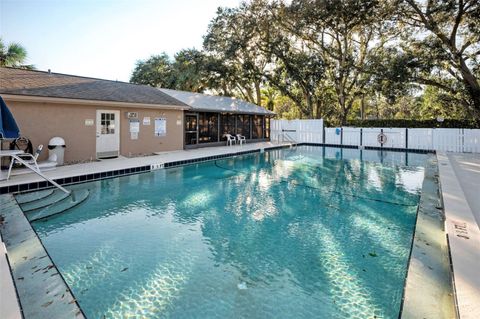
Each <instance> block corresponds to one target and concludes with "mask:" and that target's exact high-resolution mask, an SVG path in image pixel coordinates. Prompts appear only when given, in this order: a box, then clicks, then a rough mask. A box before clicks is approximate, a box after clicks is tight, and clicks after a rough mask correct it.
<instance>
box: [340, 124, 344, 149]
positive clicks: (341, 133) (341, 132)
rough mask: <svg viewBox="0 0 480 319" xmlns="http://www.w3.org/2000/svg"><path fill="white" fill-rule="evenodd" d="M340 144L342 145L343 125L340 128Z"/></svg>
mask: <svg viewBox="0 0 480 319" xmlns="http://www.w3.org/2000/svg"><path fill="white" fill-rule="evenodd" d="M340 145H343V127H341V128H340Z"/></svg>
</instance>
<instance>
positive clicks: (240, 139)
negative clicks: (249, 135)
mask: <svg viewBox="0 0 480 319" xmlns="http://www.w3.org/2000/svg"><path fill="white" fill-rule="evenodd" d="M237 141H238V142H239V143H240V146H242V145H243V143H247V139H246V138H245V136H243V135H241V134H237Z"/></svg>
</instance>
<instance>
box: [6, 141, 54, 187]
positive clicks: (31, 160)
mask: <svg viewBox="0 0 480 319" xmlns="http://www.w3.org/2000/svg"><path fill="white" fill-rule="evenodd" d="M42 150H43V145H42V144H40V145H38V147H37V149H36V150H35V153H33V154H30V153H22V154H20V155H18V157H20V158H21V159H22V160H24V161H25V162H26V163H27V164H28V165H31V166H34V167H35V168H36V170H37V171H38V172H40V169H42V170H45V169H53V168H55V166H57V158H56V156H53V157H50V158H49V159H48V161H46V162H42V163H38V162H37V159H38V156H39V155H40V153H41V152H42ZM15 161H17V160H16V158H15V157H12V161H11V162H10V167H9V168H8V175H7V180H8V179H9V178H10V175H11V174H12V168H13V165H14V164H15ZM29 172H31V171H30V170H28V169H26V170H19V171H18V173H19V174H22V173H29Z"/></svg>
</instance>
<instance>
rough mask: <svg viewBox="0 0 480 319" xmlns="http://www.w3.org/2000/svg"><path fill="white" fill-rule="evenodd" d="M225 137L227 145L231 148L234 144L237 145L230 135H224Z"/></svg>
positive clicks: (233, 137)
mask: <svg viewBox="0 0 480 319" xmlns="http://www.w3.org/2000/svg"><path fill="white" fill-rule="evenodd" d="M225 137H226V138H227V145H230V146H232V145H233V144H234V143H235V144H237V140H236V139H235V136H233V135H232V134H225Z"/></svg>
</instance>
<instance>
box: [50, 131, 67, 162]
mask: <svg viewBox="0 0 480 319" xmlns="http://www.w3.org/2000/svg"><path fill="white" fill-rule="evenodd" d="M64 154H65V140H64V139H63V138H61V137H58V136H57V137H52V138H51V139H50V141H49V142H48V159H49V160H52V161H55V159H56V162H57V165H63V156H64Z"/></svg>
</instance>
